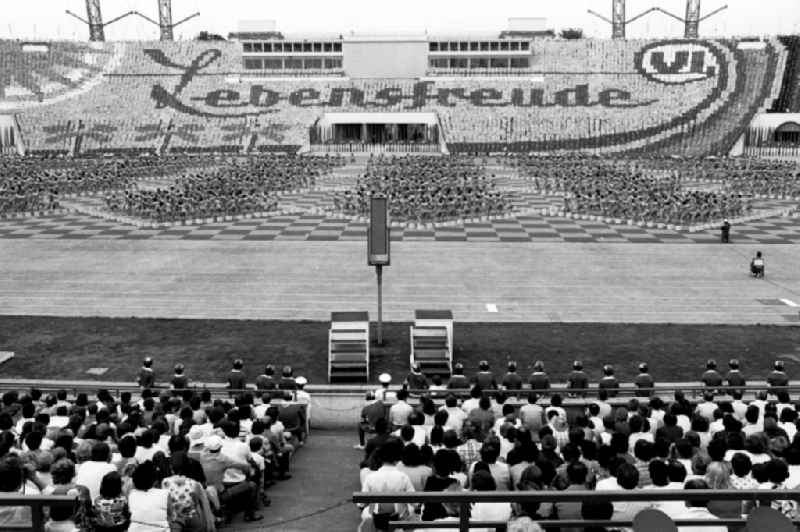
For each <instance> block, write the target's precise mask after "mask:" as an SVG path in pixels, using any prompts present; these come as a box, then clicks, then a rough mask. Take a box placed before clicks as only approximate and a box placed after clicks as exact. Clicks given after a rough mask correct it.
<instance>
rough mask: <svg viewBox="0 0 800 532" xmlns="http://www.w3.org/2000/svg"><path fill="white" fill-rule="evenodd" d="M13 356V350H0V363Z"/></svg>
mask: <svg viewBox="0 0 800 532" xmlns="http://www.w3.org/2000/svg"><path fill="white" fill-rule="evenodd" d="M12 358H14V351H0V364H3V363H4V362H8V361H9V360H11V359H12Z"/></svg>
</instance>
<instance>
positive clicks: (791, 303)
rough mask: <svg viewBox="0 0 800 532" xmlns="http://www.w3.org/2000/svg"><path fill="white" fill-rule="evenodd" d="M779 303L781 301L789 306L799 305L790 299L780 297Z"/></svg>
mask: <svg viewBox="0 0 800 532" xmlns="http://www.w3.org/2000/svg"><path fill="white" fill-rule="evenodd" d="M781 303H783V304H784V305H788V306H790V307H800V305H798V304H797V303H795V302H794V301H792V300H791V299H781Z"/></svg>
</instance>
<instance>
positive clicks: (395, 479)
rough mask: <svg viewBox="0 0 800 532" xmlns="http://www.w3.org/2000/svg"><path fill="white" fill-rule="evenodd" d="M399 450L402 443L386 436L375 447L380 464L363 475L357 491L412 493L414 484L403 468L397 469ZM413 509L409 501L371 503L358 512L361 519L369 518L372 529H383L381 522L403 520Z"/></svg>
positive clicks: (399, 456) (400, 452)
mask: <svg viewBox="0 0 800 532" xmlns="http://www.w3.org/2000/svg"><path fill="white" fill-rule="evenodd" d="M402 453H403V444H402V442H400V440H398V439H397V438H389V439H388V440H386V442H385V443H384V444H383V445H382V446H381V447H380V449H379V450H378V456H379V457H380V459H381V463H382V465H381V467H380V468H379V469H378V470H377V471H373V472H371V473H369V474H367V476H366V477H365V478H364V483H363V485H362V486H361V491H363V492H364V493H381V492H413V491H414V485H413V484H412V483H411V479H410V478H408V475H407V474H405V473H404V472H403V471H400V470H399V469H397V462H399V461H400V458H401V457H402ZM413 512H414V507H413V505H411V504H405V503H375V504H369V505H365V506H364V507H363V512H362V514H361V517H362V520H364V521H368V520H369V519H373V520H374V523H375V528H376V529H379V530H381V529H384V527H385V526H381V525H383V523H382V522H381V521H384V522H385V523H387V524H388V521H390V520H397V519H399V520H405V519H407V518H408V517H409V516H411V515H412V514H413Z"/></svg>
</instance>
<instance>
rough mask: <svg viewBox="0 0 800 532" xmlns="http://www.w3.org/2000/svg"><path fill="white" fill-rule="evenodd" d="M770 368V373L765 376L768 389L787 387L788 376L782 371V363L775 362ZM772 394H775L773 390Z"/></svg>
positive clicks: (779, 361) (780, 361)
mask: <svg viewBox="0 0 800 532" xmlns="http://www.w3.org/2000/svg"><path fill="white" fill-rule="evenodd" d="M772 368H773V369H772V371H771V372H770V373H769V375H767V384H769V386H770V388H775V387H780V386H789V376H788V375H786V372H785V371H784V368H783V361H782V360H776V361H775V363H774V364H773V365H772ZM772 393H775V392H774V390H772Z"/></svg>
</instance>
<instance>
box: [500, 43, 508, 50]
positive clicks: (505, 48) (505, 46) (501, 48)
mask: <svg viewBox="0 0 800 532" xmlns="http://www.w3.org/2000/svg"><path fill="white" fill-rule="evenodd" d="M500 50H503V51H508V41H500Z"/></svg>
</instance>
